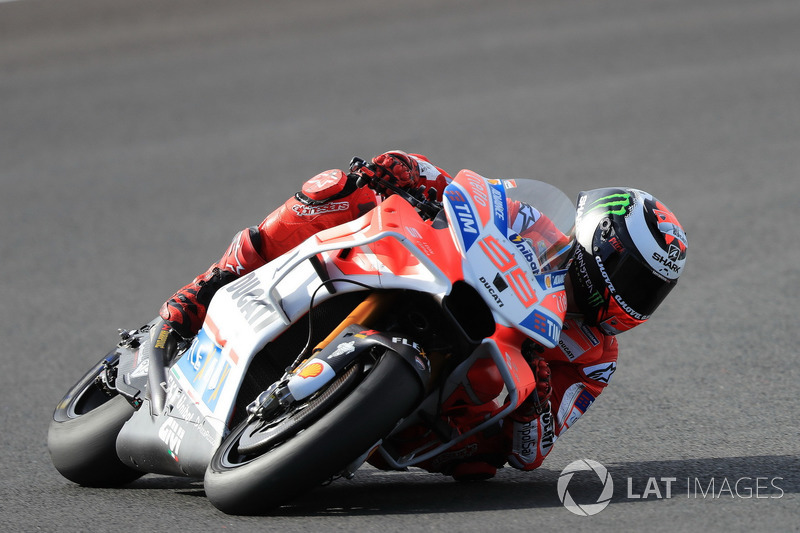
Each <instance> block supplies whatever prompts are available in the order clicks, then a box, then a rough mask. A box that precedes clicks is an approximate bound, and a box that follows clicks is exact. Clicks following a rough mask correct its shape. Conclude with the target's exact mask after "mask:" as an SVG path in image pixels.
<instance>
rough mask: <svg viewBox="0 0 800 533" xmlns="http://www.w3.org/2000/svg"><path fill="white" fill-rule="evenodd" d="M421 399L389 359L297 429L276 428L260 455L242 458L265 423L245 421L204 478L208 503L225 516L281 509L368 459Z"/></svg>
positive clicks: (416, 386) (389, 355) (413, 380)
mask: <svg viewBox="0 0 800 533" xmlns="http://www.w3.org/2000/svg"><path fill="white" fill-rule="evenodd" d="M346 382H347V379H340V380H338V381H337V382H336V383H334V384H333V385H331V387H337V386H342V387H344V386H345V385H344V384H345V383H346ZM423 392H424V389H423V385H422V384H421V383H420V380H419V379H418V377H417V375H416V374H415V372H414V370H413V369H412V368H411V367H410V365H409V364H408V363H407V362H406V361H404V360H403V359H402V358H401V357H400V356H399V355H397V354H396V353H394V352H391V351H387V352H385V353H384V354H383V355H382V356H381V358H380V359H379V360H378V362H377V363H376V364H375V366H374V367H373V368H372V369H371V371H370V372H369V373H367V374H366V376H364V378H363V381H361V382H359V383H357V384H355V385H354V386H353V388H352V391H350V392H348V393H346V394H341V396H343V398H342V399H341V400H340V401H336V402H332V403H334V405H330V403H331V402H325V401H323V402H320V404H319V405H320V407H319V408H320V409H323V410H325V412H324V413H317V414H316V415H314V416H313V418H314V421H312V422H310V423H309V424H307V425H304V426H303V428H302V429H299V430H297V429H291V430H290V429H288V428H287V430H285V431H284V430H282V429H280V427H276V428H275V429H274V431H271V432H269V439H270V440H269V441H268V443H267V444H266V445H264V446H262V448H261V449H260V450H259V451H257V452H243V451H242V450H252V449H253V445H252V442H253V441H254V440H258V434H259V431H260V429H259V425H260V424H263V421H260V420H258V419H256V420H246V421H244V422H242V423H241V424H239V426H237V427H236V428H234V429H233V431H232V432H231V433H230V434H229V435H228V436H227V437H226V438H225V440H224V441H223V442H222V444H221V445H220V447H219V448H218V449H217V451H216V452H215V453H214V456H213V458H212V459H211V463H210V464H209V466H208V469H207V470H206V475H205V491H206V496H207V497H208V499H209V500H210V501H211V503H212V504H213V505H214V506H215V507H217V508H218V509H220V510H221V511H223V512H225V513H228V514H247V515H252V514H263V513H265V512H267V511H269V510H270V509H273V508H275V507H277V506H279V505H282V504H284V503H287V502H289V501H290V500H292V499H293V498H296V497H297V496H299V495H300V494H302V493H303V492H305V491H307V490H310V489H312V488H314V487H316V486H317V485H320V484H321V483H323V482H325V481H327V480H329V479H331V478H332V477H333V476H335V475H336V474H338V473H340V472H341V471H342V470H343V469H344V468H345V467H346V466H347V465H348V464H350V463H352V462H353V461H355V460H356V459H358V458H359V457H360V456H361V455H363V454H364V453H365V452H367V451H368V450H369V448H370V446H373V445H374V444H376V443H377V442H378V441H379V440H380V439H382V438H383V437H385V436H386V435H387V434H388V433H389V432H391V430H392V429H393V428H394V427H395V425H396V424H397V422H398V421H400V420H401V419H402V418H403V417H405V416H406V415H408V414H409V413H410V412H411V411H412V410H413V409H414V407H416V406H417V404H418V403H419V402H420V401H421V399H422V396H423ZM331 396H336V394H335V393H334V394H331ZM240 446H241V449H240Z"/></svg>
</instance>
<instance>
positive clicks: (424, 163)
mask: <svg viewBox="0 0 800 533" xmlns="http://www.w3.org/2000/svg"><path fill="white" fill-rule="evenodd" d="M376 176H377V177H380V178H382V179H384V180H386V181H388V182H390V183H392V184H393V185H394V186H396V187H400V188H403V189H406V190H426V191H428V194H430V195H431V196H433V195H434V194H435V195H436V197H437V199H439V200H441V195H442V193H443V191H444V188H445V186H446V185H447V184H448V183H449V182H450V180H451V177H450V175H449V174H447V173H446V172H445V171H444V170H442V169H441V168H439V167H437V166H435V165H433V164H432V163H431V162H430V161H429V160H428V159H427V158H426V157H424V156H422V155H419V154H408V153H405V152H402V151H399V150H394V151H389V152H386V153H383V154H380V155H378V156H376V157H374V158H373V159H372V161H371V163H366V162H364V161H362V160H360V159H358V158H354V159H353V161H352V162H351V166H350V172H348V173H345V172H344V171H342V170H338V169H333V170H328V171H325V172H322V173H320V174H318V175H316V176H314V177H313V178H311V179H310V180H308V181H307V182H305V184H303V186H302V189H301V190H300V192H298V193H297V194H295V195H294V197H292V198H290V199H289V200H287V201H286V202H285V203H284V204H283V205H282V206H281V207H279V208H278V209H277V210H275V211H274V212H272V213H270V214H269V215H268V216H267V217H266V218H265V219H264V221H262V222H261V223H260V224H259V225H257V226H252V227H250V228H246V229H243V230H242V231H240V232H239V233H237V234H236V235H235V236H234V238H233V241H232V243H231V245H230V246H229V247H228V249H227V250H226V251H225V253H224V254H223V255H222V258H221V259H220V260H219V261H217V262H216V263H214V264H213V265H211V267H209V269H208V270H207V271H206V272H205V273H203V274H201V275H199V276H197V277H196V278H195V279H194V280H193V281H192V282H191V283H189V284H188V285H186V286H185V287H183V288H181V289H180V290H179V291H177V292H176V293H175V294H174V295H173V296H172V297H171V298H170V299H169V300H167V301H166V302H165V303H164V305H163V306H162V307H161V310H160V315H161V317H162V318H163V319H164V320H166V321H167V322H169V323H170V325H171V326H172V328H173V329H174V330H175V332H177V333H178V334H179V335H181V336H183V337H185V338H189V337H191V336H193V335H194V334H196V333H197V331H198V330H199V329H200V327H201V325H202V322H203V319H204V317H205V313H206V307H207V305H208V304H209V303H210V301H211V297H212V296H213V294H214V293H215V292H216V291H217V290H218V289H219V288H220V287H222V286H223V285H225V284H227V283H229V282H230V281H232V280H234V279H236V278H238V277H240V276H242V275H244V274H247V273H249V272H251V271H253V270H255V269H256V268H258V267H260V266H262V265H264V264H266V263H267V262H269V261H271V260H272V259H274V258H276V257H278V256H280V255H281V254H283V253H285V252H287V251H289V250H290V249H292V248H293V247H295V246H296V245H298V244H300V243H301V242H303V241H304V240H305V239H307V238H308V237H310V236H311V235H313V234H315V233H317V232H318V231H320V230H323V229H326V228H329V227H333V226H336V225H339V224H342V223H344V222H348V221H351V220H353V219H355V218H357V217H359V216H361V215H362V214H364V213H366V212H367V211H369V210H370V209H372V208H373V207H375V206H376V205H377V204H378V203H379V202H380V201H381V200H382V199H383V198H385V197H386V196H388V195H389V194H392V191H391V190H388V189H385V188H380V187H367V186H364V184H365V183H367V182H369V181H370V180H371V179H372V178H374V177H376ZM421 187H424V189H421ZM376 189H377V190H376ZM577 209H578V211H577V219H576V240H577V243H576V251H575V257H574V260H573V261H572V264H571V266H570V269H569V272H568V274H567V276H566V281H565V288H566V292H567V303H568V307H567V311H568V313H567V318H566V320H565V322H564V327H563V330H562V334H561V338H560V339H559V343H558V346H556V347H555V348H553V349H544V348H543V347H542V346H540V345H538V344H535V343H533V342H530V343H528V344H526V346H524V347H523V353H525V355H526V358H527V359H528V361H529V363H530V364H531V367H532V369H533V371H534V375H535V376H536V379H537V383H538V384H537V388H536V390H535V392H534V393H532V394H531V395H530V396H529V397H528V398H527V399H526V400H525V401H524V402H523V404H522V405H521V406H520V407H518V408H517V409H516V410H515V411H514V412H513V413H512V414H511V415H509V417H508V418H507V419H506V420H504V421H503V424H502V428H496V429H495V430H494V431H488V430H487V431H484V432H483V433H482V434H478V435H475V436H473V437H472V438H470V439H467V441H465V442H462V443H460V444H459V445H457V447H456V449H452V448H451V449H450V450H448V451H446V452H444V453H442V454H441V455H440V456H437V457H434V458H433V459H431V460H429V461H427V462H426V463H424V464H421V465H419V466H421V467H423V468H426V469H427V470H429V471H434V472H442V473H445V474H448V475H452V476H453V477H454V478H456V479H460V480H462V479H482V478H489V477H492V476H494V474H495V473H496V469H497V468H499V467H501V466H503V465H504V464H505V463H506V462H507V463H508V464H510V465H511V466H512V467H514V468H518V469H522V470H532V469H535V468H537V467H538V466H539V465H540V464H541V463H542V461H543V460H544V458H545V457H546V456H547V454H548V453H549V452H550V450H551V449H552V447H553V444H554V443H555V441H556V439H557V438H558V437H559V436H560V435H561V434H562V433H563V432H564V431H566V430H567V429H568V428H569V427H571V426H572V425H573V424H574V423H575V422H576V421H577V420H578V419H579V418H580V417H581V416H582V415H583V414H584V413H585V412H586V410H587V409H588V408H589V406H590V405H591V404H592V403H593V402H594V401H595V399H596V398H597V396H598V395H599V394H600V393H601V392H602V391H603V389H604V388H605V387H606V386H607V385H608V382H609V380H610V379H611V376H612V375H613V374H614V371H615V370H616V366H617V341H616V335H617V334H618V333H621V332H623V331H627V330H629V329H631V328H633V327H635V326H637V325H639V324H641V323H643V322H645V321H646V320H647V319H648V318H649V317H650V315H651V314H652V313H653V311H655V309H656V308H657V307H658V306H659V304H660V303H661V302H662V301H663V299H664V298H665V297H666V296H667V294H668V293H669V292H670V291H671V290H672V288H673V287H674V286H675V284H676V282H677V280H678V278H679V276H680V275H681V273H682V271H683V268H684V264H685V260H686V248H687V240H686V236H685V233H684V231H683V228H682V227H681V225H680V223H679V222H678V220H677V219H676V218H675V215H673V214H672V212H671V211H670V210H669V209H667V207H666V206H665V205H664V204H662V203H661V202H660V201H659V200H657V199H656V198H654V197H653V196H652V195H650V194H648V193H645V192H643V191H640V190H636V189H630V188H603V189H595V190H591V191H588V192H582V193H580V195H579V196H578V201H577ZM482 376H483V374H481V372H475V373H474V375H473V374H472V373H471V374H470V380H471V381H473V380H474V381H478V382H479V381H480V380H481V379H484V378H483V377H482ZM472 385H473V386H475V385H478V386H477V387H475V388H480V387H479V386H480V383H472ZM475 410H476V414H477V412H479V411H480V406H476V407H475ZM375 466H381V465H380V464H376V465H375Z"/></svg>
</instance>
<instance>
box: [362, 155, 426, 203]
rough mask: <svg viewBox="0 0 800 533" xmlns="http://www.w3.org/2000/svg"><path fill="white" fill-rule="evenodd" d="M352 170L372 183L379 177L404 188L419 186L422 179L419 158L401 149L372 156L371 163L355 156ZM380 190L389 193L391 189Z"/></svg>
mask: <svg viewBox="0 0 800 533" xmlns="http://www.w3.org/2000/svg"><path fill="white" fill-rule="evenodd" d="M350 171H351V172H354V173H356V174H359V175H361V176H363V177H364V178H366V179H368V180H369V181H370V182H372V183H374V180H375V179H376V178H377V179H382V180H385V181H388V182H389V183H391V184H392V185H395V186H397V187H401V188H403V189H409V188H414V187H417V186H419V185H420V181H421V179H420V171H419V163H418V162H417V160H416V159H415V158H413V157H411V156H410V155H408V154H407V153H405V152H401V151H400V150H393V151H390V152H385V153H383V154H380V155H378V156H375V157H373V158H372V163H371V164H367V163H365V162H364V161H363V160H362V159H359V158H353V160H352V161H351V162H350ZM379 192H382V193H389V191H379Z"/></svg>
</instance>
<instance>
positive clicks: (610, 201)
mask: <svg viewBox="0 0 800 533" xmlns="http://www.w3.org/2000/svg"><path fill="white" fill-rule="evenodd" d="M632 205H633V201H632V200H631V195H630V194H628V193H617V194H609V195H608V196H603V197H602V198H598V199H597V200H595V201H594V202H592V203H591V204H589V205H588V206H587V207H586V212H587V213H588V212H589V211H594V210H595V209H605V211H604V212H603V215H627V214H628V212H629V211H630V208H631V206H632Z"/></svg>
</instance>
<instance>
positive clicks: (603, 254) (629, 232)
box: [570, 187, 688, 335]
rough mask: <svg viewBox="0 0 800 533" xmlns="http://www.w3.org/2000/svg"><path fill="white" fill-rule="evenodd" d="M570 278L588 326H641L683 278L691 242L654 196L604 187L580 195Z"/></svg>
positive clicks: (613, 329) (609, 330)
mask: <svg viewBox="0 0 800 533" xmlns="http://www.w3.org/2000/svg"><path fill="white" fill-rule="evenodd" d="M577 206H578V211H577V216H576V220H575V238H576V241H577V242H576V246H575V257H574V260H573V262H572V264H571V265H570V280H571V282H572V287H573V291H574V296H575V301H576V303H577V304H578V306H579V307H580V310H581V312H582V313H583V314H584V316H585V320H586V322H587V324H589V325H591V326H598V327H600V329H602V330H603V331H604V332H605V333H606V334H608V335H616V334H617V333H620V332H622V331H626V330H629V329H631V328H633V327H635V326H638V325H639V324H641V323H642V322H644V321H645V320H647V319H648V318H650V315H651V314H652V313H653V311H655V310H656V308H657V307H658V306H659V304H661V302H662V301H663V300H664V298H665V297H666V296H667V294H669V292H670V291H671V290H672V288H673V287H674V286H675V284H676V283H677V282H678V277H680V275H681V273H682V272H683V267H684V264H685V262H686V248H687V245H688V242H687V240H686V234H685V233H684V231H683V228H682V227H681V225H680V223H679V222H678V219H677V218H675V215H673V214H672V212H671V211H670V210H669V209H667V207H666V206H665V205H664V204H662V203H661V202H660V201H658V200H657V199H656V198H654V197H653V196H652V195H650V194H648V193H646V192H644V191H640V190H637V189H629V188H617V187H615V188H603V189H594V190H591V191H588V192H581V193H580V194H579V195H578V202H577Z"/></svg>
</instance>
